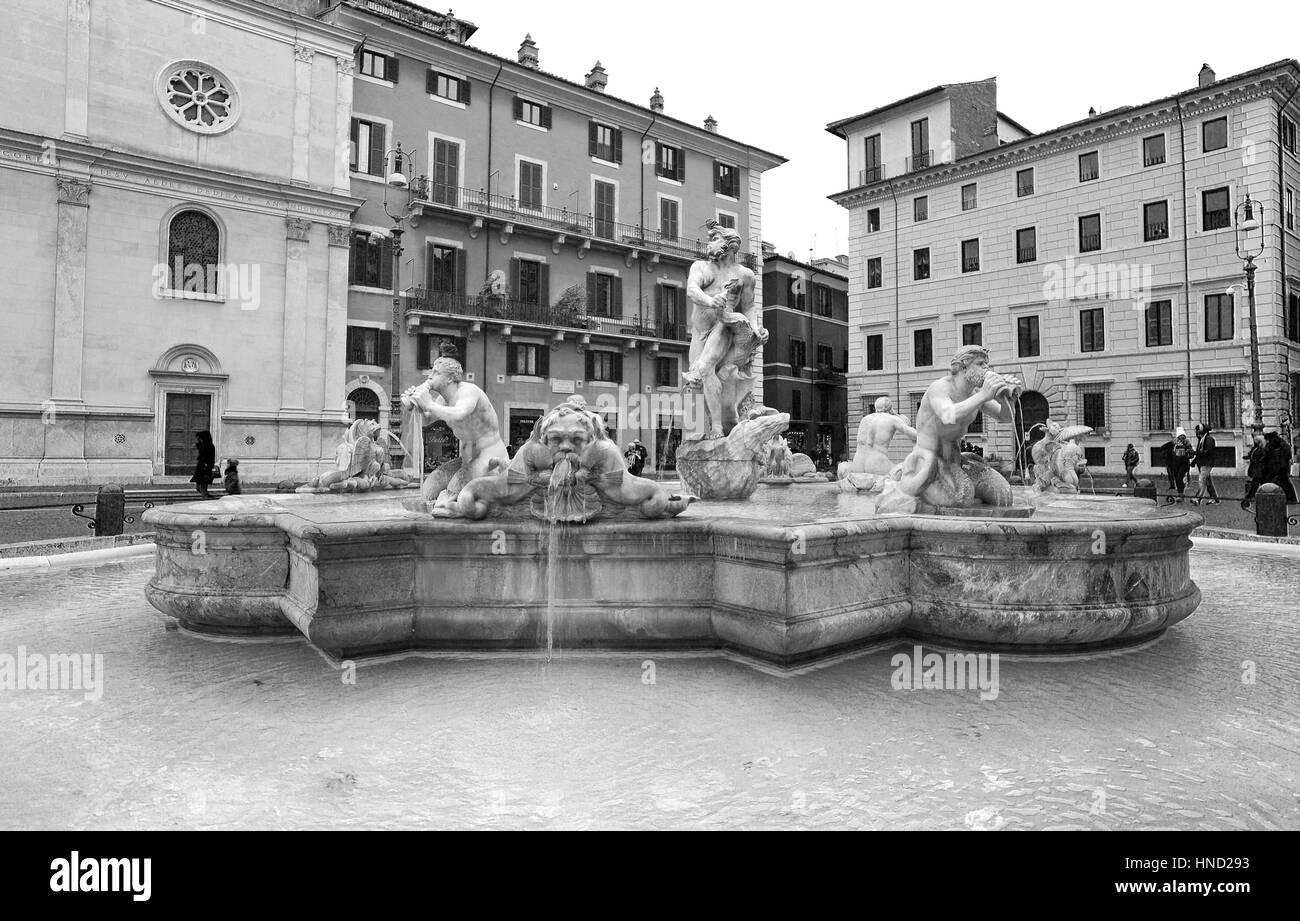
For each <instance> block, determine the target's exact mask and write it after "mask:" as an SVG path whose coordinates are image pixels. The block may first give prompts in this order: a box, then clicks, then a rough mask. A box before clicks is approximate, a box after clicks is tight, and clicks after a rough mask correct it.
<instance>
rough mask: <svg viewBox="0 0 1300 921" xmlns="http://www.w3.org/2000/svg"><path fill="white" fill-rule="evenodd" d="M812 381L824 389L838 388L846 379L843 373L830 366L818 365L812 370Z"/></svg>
mask: <svg viewBox="0 0 1300 921" xmlns="http://www.w3.org/2000/svg"><path fill="white" fill-rule="evenodd" d="M813 380H814V381H815V382H816V383H818V384H821V385H823V386H826V387H839V386H842V385H844V384H845V382H846V380H847V378H845V376H844V372H842V371H839V370H837V369H836V368H834V367H832V366H830V365H827V364H820V365H818V366H817V367H816V368H814V369H813Z"/></svg>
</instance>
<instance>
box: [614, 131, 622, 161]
mask: <svg viewBox="0 0 1300 921" xmlns="http://www.w3.org/2000/svg"><path fill="white" fill-rule="evenodd" d="M614 162H615V163H622V162H623V129H622V128H615V129H614Z"/></svg>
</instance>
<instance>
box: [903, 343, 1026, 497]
mask: <svg viewBox="0 0 1300 921" xmlns="http://www.w3.org/2000/svg"><path fill="white" fill-rule="evenodd" d="M1023 390H1024V385H1023V384H1021V382H1020V381H1019V380H1017V379H1016V378H1014V377H1010V376H1004V375H1001V374H998V373H997V372H996V371H993V370H991V369H990V368H989V353H988V350H987V349H985V348H984V347H983V346H978V345H967V346H962V348H960V349H958V350H957V354H956V355H954V356H953V359H952V362H951V364H950V365H949V370H948V375H947V376H946V377H942V378H940V379H939V380H937V381H935V382H934V383H933V384H931V385H930V387H929V389H928V390H926V391H925V396H924V397H923V398H922V399H921V408H920V410H918V412H917V414H916V447H915V448H913V450H912V453H911V454H909V455H908V456H907V459H906V460H904V461H903V462H902V463H901V464H899V465H898V466H897V467H895V468H894V469H893V470H892V471H890V474H889V477H890V481H891V482H889V483H886V485H885V490H884V493H883V494H882V496H881V498H880V503H879V505H878V506H877V510H878V511H880V512H904V513H911V512H918V511H919V512H933V511H936V510H938V509H944V508H970V507H972V506H976V505H995V506H1007V505H1010V504H1011V486H1010V485H1009V484H1008V483H1007V481H1006V480H1005V479H1004V478H1003V477H1002V474H1000V473H998V472H997V471H996V470H994V469H993V468H992V467H989V466H988V465H987V464H985V463H984V462H983V460H981V459H980V458H979V457H978V456H977V455H974V454H962V453H961V440H962V438H963V437H964V436H965V435H966V429H967V428H969V427H970V424H971V423H972V422H974V421H975V417H976V415H978V414H979V413H984V414H985V415H988V416H991V417H992V418H993V419H995V420H996V421H998V422H1010V421H1011V420H1012V419H1013V418H1014V415H1015V401H1016V400H1017V399H1019V397H1020V394H1021V393H1022V392H1023Z"/></svg>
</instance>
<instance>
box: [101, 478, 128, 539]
mask: <svg viewBox="0 0 1300 921" xmlns="http://www.w3.org/2000/svg"><path fill="white" fill-rule="evenodd" d="M125 517H126V493H125V492H124V491H123V490H122V487H121V486H111V485H109V486H101V487H99V496H98V497H97V498H96V499H95V534H96V536H98V537H112V536H113V535H116V534H121V533H122V522H123V519H124V518H125Z"/></svg>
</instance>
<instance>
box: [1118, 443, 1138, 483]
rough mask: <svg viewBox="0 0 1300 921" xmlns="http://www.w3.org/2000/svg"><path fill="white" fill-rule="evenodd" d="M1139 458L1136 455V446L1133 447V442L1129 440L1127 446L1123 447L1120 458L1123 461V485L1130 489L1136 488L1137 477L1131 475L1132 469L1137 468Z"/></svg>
mask: <svg viewBox="0 0 1300 921" xmlns="http://www.w3.org/2000/svg"><path fill="white" fill-rule="evenodd" d="M1141 459H1142V458H1141V457H1139V456H1138V452H1137V448H1135V447H1133V442H1131V441H1130V442H1129V444H1128V447H1127V448H1125V449H1124V456H1123V457H1122V458H1120V460H1122V461H1123V462H1124V485H1125V486H1127V487H1129V488H1131V489H1137V485H1138V481H1137V477H1135V476H1134V475H1133V471H1134V470H1136V469H1137V465H1138V461H1140V460H1141Z"/></svg>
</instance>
